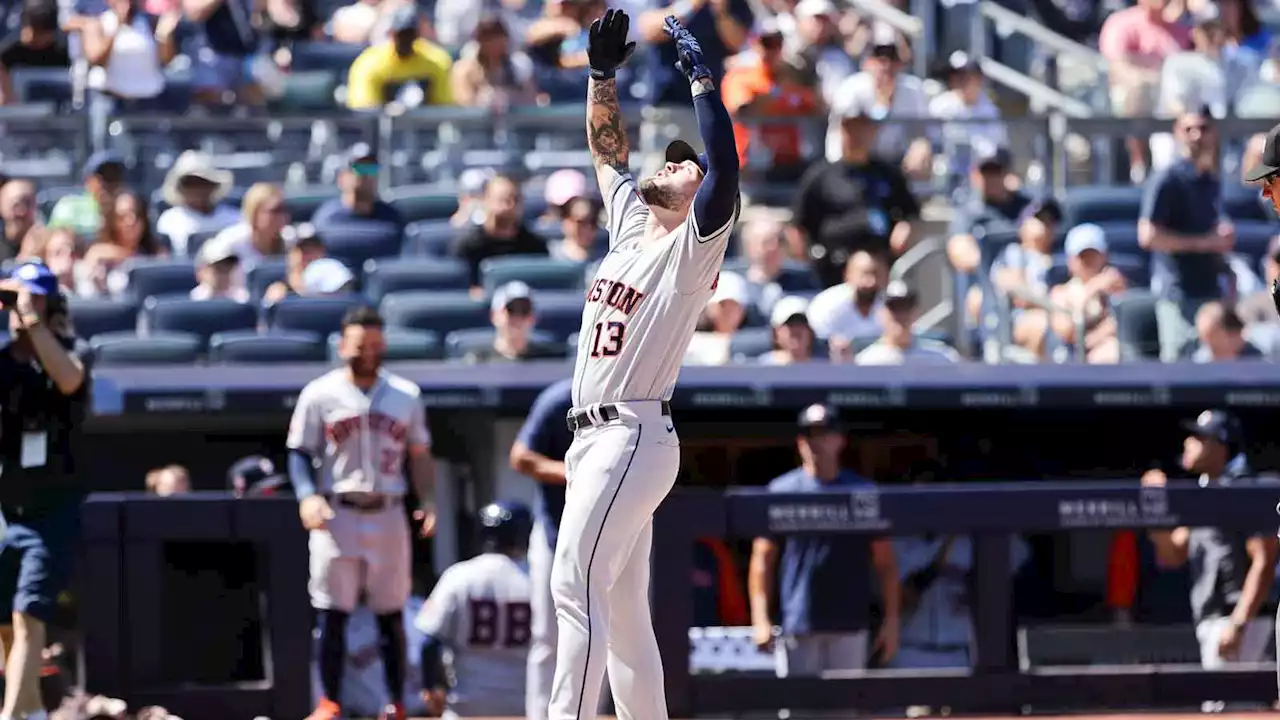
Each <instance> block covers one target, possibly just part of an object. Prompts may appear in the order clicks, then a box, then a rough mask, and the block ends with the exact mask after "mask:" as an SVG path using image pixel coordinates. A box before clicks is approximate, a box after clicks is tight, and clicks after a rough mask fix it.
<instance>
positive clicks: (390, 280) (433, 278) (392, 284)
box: [362, 258, 471, 303]
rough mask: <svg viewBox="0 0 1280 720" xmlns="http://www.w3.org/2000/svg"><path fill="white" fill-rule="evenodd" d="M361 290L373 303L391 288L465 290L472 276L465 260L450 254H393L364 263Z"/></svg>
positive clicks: (385, 294) (397, 290)
mask: <svg viewBox="0 0 1280 720" xmlns="http://www.w3.org/2000/svg"><path fill="white" fill-rule="evenodd" d="M362 287H363V289H364V294H365V295H367V296H368V297H369V299H370V300H372V301H373V302H375V303H378V302H382V298H384V297H386V296H387V295H390V294H391V293H394V292H405V291H409V290H466V289H467V288H469V287H471V278H470V275H469V273H468V271H467V265H466V263H463V262H462V261H460V260H453V259H449V258H431V259H426V258H392V259H389V260H370V261H369V262H366V263H365V264H364V283H363V285H362Z"/></svg>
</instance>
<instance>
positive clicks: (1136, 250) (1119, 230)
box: [1097, 221, 1147, 255]
mask: <svg viewBox="0 0 1280 720" xmlns="http://www.w3.org/2000/svg"><path fill="white" fill-rule="evenodd" d="M1097 225H1098V227H1100V228H1102V230H1103V232H1104V233H1105V234H1106V236H1107V250H1108V252H1110V253H1111V254H1113V255H1114V254H1116V253H1124V254H1130V255H1144V254H1146V252H1147V251H1146V250H1143V249H1142V247H1141V246H1140V245H1138V224H1137V223H1136V222H1128V221H1113V222H1101V223H1097Z"/></svg>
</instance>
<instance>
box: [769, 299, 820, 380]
mask: <svg viewBox="0 0 1280 720" xmlns="http://www.w3.org/2000/svg"><path fill="white" fill-rule="evenodd" d="M808 310H809V301H808V300H805V299H804V298H802V297H800V296H798V295H788V296H786V297H784V298H782V299H781V300H779V301H778V302H776V303H774V305H773V312H772V313H770V315H769V325H770V326H771V327H772V328H773V350H770V351H769V352H767V353H765V354H764V355H761V356H760V364H762V365H792V364H794V363H801V362H810V361H812V360H813V359H814V357H813V342H814V337H813V328H811V327H809V318H808V316H806V314H805V313H807V312H808Z"/></svg>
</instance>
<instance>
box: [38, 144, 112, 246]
mask: <svg viewBox="0 0 1280 720" xmlns="http://www.w3.org/2000/svg"><path fill="white" fill-rule="evenodd" d="M81 177H82V179H83V182H84V190H85V191H84V192H83V193H77V194H74V195H67V196H65V197H63V198H60V199H59V200H58V202H57V204H55V205H54V206H53V210H51V211H50V212H49V222H48V224H49V227H55V228H69V229H71V230H73V231H74V232H75V233H76V234H77V235H93V234H95V233H97V232H98V229H99V228H101V227H102V208H103V207H109V206H110V205H111V203H113V202H115V196H116V193H118V192H120V189H121V187H122V186H123V185H124V158H123V157H121V156H120V155H119V154H117V153H114V152H111V151H99V152H95V153H94V154H92V155H90V156H89V159H88V160H86V161H85V163H84V169H83V170H82V171H81Z"/></svg>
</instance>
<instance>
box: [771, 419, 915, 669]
mask: <svg viewBox="0 0 1280 720" xmlns="http://www.w3.org/2000/svg"><path fill="white" fill-rule="evenodd" d="M796 446H797V449H798V450H799V451H800V462H801V465H800V467H798V468H796V469H795V470H792V471H791V472H788V473H787V474H785V475H782V476H780V477H778V478H776V479H774V480H773V481H772V482H770V483H769V491H770V492H776V493H806V492H821V491H825V490H840V489H850V490H853V489H858V488H867V487H873V485H872V483H871V482H870V481H869V480H866V479H864V478H862V477H859V476H858V475H856V474H854V473H852V472H850V471H848V470H844V469H842V468H841V467H840V456H841V454H842V453H843V452H844V449H845V435H844V430H843V428H842V427H841V425H840V422H839V418H838V417H837V415H836V412H835V410H834V409H832V408H830V407H828V406H826V405H812V406H810V407H808V408H806V409H805V411H804V412H802V413H801V414H800V421H799V435H798V436H797V438H796ZM782 545H783V549H782V582H781V587H780V598H779V602H778V604H779V610H780V614H781V615H782V633H783V637H782V639H781V640H780V641H779V642H778V643H777V644H776V646H775V652H776V656H777V672H778V676H779V677H788V676H804V675H817V674H818V673H821V672H823V671H825V670H856V669H862V668H864V667H866V665H867V659H868V652H867V651H868V648H867V631H868V628H869V627H870V625H871V619H870V612H869V611H870V606H871V589H870V585H869V579H870V577H871V573H872V568H873V567H874V570H875V575H876V576H877V578H878V579H879V582H880V595H881V601H882V603H883V616H882V618H881V624H880V630H879V634H878V636H877V637H876V642H875V646H874V648H873V651H874V652H875V653H877V654H878V660H879V661H880V662H881V663H888V662H889V661H890V660H891V659H892V658H893V656H894V654H895V653H897V651H898V632H899V618H900V617H901V609H902V588H901V585H900V583H899V578H898V564H897V561H896V560H895V559H894V554H893V547H892V545H891V544H890V542H889V540H888V539H887V538H873V539H868V538H866V537H864V536H855V535H795V536H791V537H786V538H784V539H783V540H782ZM777 560H778V542H777V541H776V540H775V539H774V538H767V537H760V538H756V540H755V543H754V545H753V546H752V551H751V566H750V570H749V573H748V580H747V592H748V594H749V596H750V602H751V624H752V627H753V629H754V636H755V641H756V645H757V646H759V647H761V648H766V647H768V646H769V645H771V644H773V621H772V619H771V618H770V615H769V599H770V595H771V594H772V590H773V584H774V570H775V565H776V564H777Z"/></svg>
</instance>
